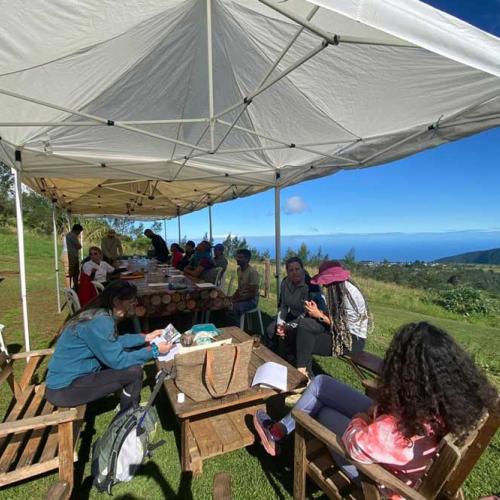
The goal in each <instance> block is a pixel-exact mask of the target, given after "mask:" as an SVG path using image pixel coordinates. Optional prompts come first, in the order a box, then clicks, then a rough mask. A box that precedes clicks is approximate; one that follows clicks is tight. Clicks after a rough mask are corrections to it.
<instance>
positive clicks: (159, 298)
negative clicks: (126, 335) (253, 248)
mask: <svg viewBox="0 0 500 500" xmlns="http://www.w3.org/2000/svg"><path fill="white" fill-rule="evenodd" d="M124 279H126V278H124ZM132 283H133V284H134V285H135V286H136V287H137V305H136V308H135V313H136V315H137V316H138V317H139V318H145V317H159V316H172V315H174V314H176V313H185V312H192V313H195V312H206V311H219V310H222V309H227V308H228V307H229V306H230V305H231V300H230V299H229V297H227V296H226V294H225V293H224V292H223V291H222V290H221V289H220V288H217V287H215V286H213V287H211V288H199V287H198V286H197V283H203V281H202V280H198V279H196V278H188V279H187V283H188V286H187V288H185V289H182V290H175V289H174V290H170V289H169V288H168V283H164V284H160V283H155V284H154V286H150V285H149V284H148V283H146V280H145V278H142V279H139V280H134V281H132Z"/></svg>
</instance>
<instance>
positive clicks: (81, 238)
mask: <svg viewBox="0 0 500 500" xmlns="http://www.w3.org/2000/svg"><path fill="white" fill-rule="evenodd" d="M80 245H81V246H82V248H80V262H83V231H82V232H81V233H80Z"/></svg>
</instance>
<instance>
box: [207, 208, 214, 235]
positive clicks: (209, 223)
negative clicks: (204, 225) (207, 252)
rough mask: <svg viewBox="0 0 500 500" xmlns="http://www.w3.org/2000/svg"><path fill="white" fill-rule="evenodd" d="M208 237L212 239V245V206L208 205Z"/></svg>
mask: <svg viewBox="0 0 500 500" xmlns="http://www.w3.org/2000/svg"><path fill="white" fill-rule="evenodd" d="M208 237H209V238H210V243H212V242H213V237H212V204H211V203H210V204H209V205H208Z"/></svg>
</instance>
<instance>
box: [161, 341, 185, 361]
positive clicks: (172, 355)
mask: <svg viewBox="0 0 500 500" xmlns="http://www.w3.org/2000/svg"><path fill="white" fill-rule="evenodd" d="M179 346H180V344H174V346H173V347H172V349H170V351H168V352H167V354H163V355H162V356H158V360H159V361H171V360H172V359H174V358H175V355H176V354H177V353H178V352H179Z"/></svg>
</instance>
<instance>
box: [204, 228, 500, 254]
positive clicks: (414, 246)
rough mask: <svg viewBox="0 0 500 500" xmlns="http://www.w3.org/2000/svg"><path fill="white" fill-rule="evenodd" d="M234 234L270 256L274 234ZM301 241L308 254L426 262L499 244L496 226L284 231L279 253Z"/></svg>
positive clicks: (284, 252) (491, 247)
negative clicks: (438, 229) (445, 229)
mask: <svg viewBox="0 0 500 500" xmlns="http://www.w3.org/2000/svg"><path fill="white" fill-rule="evenodd" d="M233 236H236V235H235V234H233ZM237 236H238V237H239V238H243V237H245V238H246V241H247V243H248V245H249V246H250V247H253V248H256V249H257V250H258V251H259V252H264V251H265V250H268V251H269V253H270V254H271V257H274V256H275V248H274V236H245V235H243V234H242V235H240V234H238V235H237ZM214 241H215V242H216V243H221V242H223V241H224V238H220V237H215V238H214ZM302 243H305V244H306V245H307V248H308V250H309V252H310V255H311V256H313V255H315V254H316V253H317V252H318V250H321V253H322V254H323V255H324V254H328V257H329V258H333V259H342V258H343V257H344V256H345V255H346V254H347V253H348V252H349V251H350V250H351V249H354V252H355V258H356V260H358V261H363V260H367V261H376V262H381V261H383V260H385V259H386V260H388V261H391V262H413V261H415V260H420V261H425V262H430V261H433V260H436V259H440V258H443V257H450V256H452V255H458V254H461V253H465V252H474V251H479V250H490V249H493V248H500V230H498V231H497V230H492V231H483V230H467V231H448V232H435V233H431V232H419V233H398V232H392V233H352V234H348V233H338V234H314V235H284V236H282V237H281V254H282V256H283V255H285V254H286V252H287V249H288V248H290V249H292V250H293V251H297V250H298V249H299V247H300V245H301V244H302Z"/></svg>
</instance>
